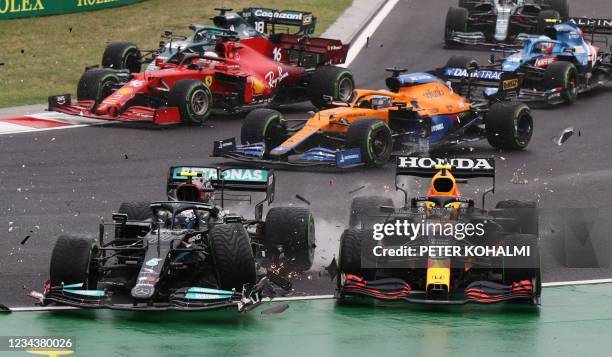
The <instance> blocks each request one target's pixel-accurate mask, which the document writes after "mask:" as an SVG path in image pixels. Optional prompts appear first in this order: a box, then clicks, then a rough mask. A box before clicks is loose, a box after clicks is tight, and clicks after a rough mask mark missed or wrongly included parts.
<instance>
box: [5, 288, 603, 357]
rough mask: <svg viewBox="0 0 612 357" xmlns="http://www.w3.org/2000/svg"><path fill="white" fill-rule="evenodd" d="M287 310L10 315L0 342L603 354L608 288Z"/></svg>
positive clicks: (314, 352) (178, 349)
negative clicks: (437, 303)
mask: <svg viewBox="0 0 612 357" xmlns="http://www.w3.org/2000/svg"><path fill="white" fill-rule="evenodd" d="M289 305H290V307H289V309H288V310H286V311H285V312H284V313H281V314H275V315H262V314H261V313H260V312H261V311H263V310H265V309H266V308H267V307H270V306H272V305H271V304H268V305H267V306H264V307H261V308H259V310H255V311H254V312H251V313H249V314H247V315H240V314H238V313H237V312H236V311H233V310H229V311H218V312H209V313H176V312H173V313H154V314H146V313H132V312H117V311H91V310H90V311H70V312H62V313H58V312H56V313H50V312H44V313H41V312H15V313H12V314H8V315H0V335H4V336H14V335H64V336H75V337H76V354H75V355H76V356H232V357H234V356H262V357H270V356H385V357H387V356H453V357H456V356H483V357H484V356H495V357H499V356H610V355H612V285H610V284H608V285H584V286H568V287H557V288H545V289H544V292H543V304H542V306H541V307H540V308H536V307H532V306H524V305H511V304H506V305H488V306H483V305H478V306H477V305H467V306H463V307H442V308H436V307H420V306H415V305H405V304H399V305H398V304H392V305H389V304H386V305H383V304H375V305H376V306H373V304H369V303H360V304H352V303H351V304H342V305H340V304H338V303H337V302H336V301H334V300H311V301H293V302H289ZM0 354H2V352H0ZM5 355H7V356H18V355H23V356H32V355H31V354H28V353H25V352H20V353H11V354H8V353H6V352H5Z"/></svg>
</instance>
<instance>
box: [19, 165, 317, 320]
mask: <svg viewBox="0 0 612 357" xmlns="http://www.w3.org/2000/svg"><path fill="white" fill-rule="evenodd" d="M167 188H168V199H167V200H166V201H159V202H152V203H148V202H139V203H134V202H128V203H124V204H122V205H121V207H120V208H119V211H118V212H117V213H114V214H113V220H114V222H113V223H110V224H106V223H102V224H100V228H99V236H98V238H97V239H94V238H87V237H79V236H67V235H64V236H61V237H59V238H58V240H57V242H56V243H55V247H54V248H53V252H52V254H51V263H50V278H49V280H48V281H47V282H46V283H45V289H44V292H43V293H35V292H33V293H31V296H33V297H36V298H38V299H39V300H40V301H39V302H40V303H41V304H43V305H48V304H52V303H54V304H57V305H69V306H76V307H83V308H110V309H121V310H189V311H202V310H211V309H218V308H226V307H237V308H238V310H239V311H248V310H249V309H251V308H253V307H254V306H256V305H258V304H259V303H260V302H261V301H262V298H263V297H264V296H268V297H273V296H274V295H275V293H276V292H279V291H281V290H282V289H284V290H291V281H290V280H289V279H288V278H286V277H284V276H282V275H281V274H285V273H287V272H296V271H303V270H307V269H309V268H310V266H311V265H312V260H313V256H314V244H315V230H314V219H313V216H312V214H311V213H310V211H308V210H307V209H304V208H299V207H274V208H271V209H269V210H268V213H267V215H266V217H265V219H264V218H263V206H264V204H265V203H268V204H269V203H271V202H272V201H273V199H274V174H273V172H272V171H268V170H259V169H232V168H230V169H217V168H211V167H197V166H190V167H172V168H171V169H170V172H169V176H168V185H167ZM232 191H242V193H240V192H234V193H232ZM245 191H253V192H262V193H265V199H264V200H262V201H260V202H258V203H257V204H256V206H255V217H254V218H244V217H242V216H241V215H239V214H235V213H230V212H229V211H228V210H226V209H225V208H224V202H226V201H236V200H237V201H248V202H251V200H252V197H251V195H249V194H246V193H244V192H245ZM217 203H219V204H220V205H217ZM109 226H110V227H111V229H110V231H109V230H108V229H107V228H108V227H109ZM109 236H110V237H109ZM278 288H281V290H279V289H278Z"/></svg>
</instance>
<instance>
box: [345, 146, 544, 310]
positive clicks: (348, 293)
mask: <svg viewBox="0 0 612 357" xmlns="http://www.w3.org/2000/svg"><path fill="white" fill-rule="evenodd" d="M405 175H410V176H417V177H431V176H433V178H432V180H431V185H430V187H429V190H428V192H427V194H426V195H425V196H420V197H414V198H412V199H408V192H407V191H406V189H405V188H404V185H401V184H400V183H399V180H398V177H401V176H405ZM477 177H488V178H491V179H493V186H492V187H491V188H490V189H488V190H487V191H486V192H485V194H484V195H486V194H487V193H491V192H494V191H495V163H494V161H493V159H486V158H465V159H459V158H457V159H450V160H447V159H436V158H427V157H405V156H402V157H398V158H397V172H396V188H397V189H398V190H401V191H403V192H404V194H405V202H404V205H403V206H402V207H398V208H396V207H394V206H393V202H392V201H391V200H390V199H388V198H386V197H379V196H365V197H357V198H355V200H354V201H353V203H352V205H351V219H350V225H351V227H350V228H348V229H347V230H345V231H344V233H343V234H342V237H341V239H340V252H339V263H338V270H339V275H338V280H337V281H338V290H337V295H338V296H339V297H340V298H341V299H346V298H350V297H353V296H367V297H372V298H376V299H380V300H388V301H407V302H411V303H423V304H466V303H495V302H502V301H510V300H512V301H521V302H527V303H531V304H540V296H541V277H540V257H539V250H538V216H537V208H536V205H535V203H534V202H520V201H501V202H499V203H498V204H497V205H496V208H495V209H491V210H487V209H485V208H484V205H485V199H484V197H485V196H484V195H483V202H482V203H483V207H482V208H476V207H475V203H474V201H473V200H472V199H469V198H466V197H464V196H462V195H461V192H460V190H459V188H458V184H459V183H466V182H467V181H466V178H477ZM398 227H399V228H398Z"/></svg>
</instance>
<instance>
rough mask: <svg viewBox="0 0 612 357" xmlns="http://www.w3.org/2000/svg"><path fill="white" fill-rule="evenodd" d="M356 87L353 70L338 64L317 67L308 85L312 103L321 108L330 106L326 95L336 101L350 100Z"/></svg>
mask: <svg viewBox="0 0 612 357" xmlns="http://www.w3.org/2000/svg"><path fill="white" fill-rule="evenodd" d="M354 89H355V80H354V79H353V73H352V72H351V70H349V69H346V68H341V67H336V66H322V67H319V68H317V69H316V70H315V71H314V73H313V74H312V77H311V78H310V84H309V85H308V95H309V97H310V101H311V102H312V104H313V105H314V106H315V107H317V108H319V109H322V108H326V107H329V106H330V104H329V103H328V101H327V100H325V98H324V97H325V96H329V97H332V98H333V100H335V101H340V102H349V101H350V100H351V97H352V96H353V90H354Z"/></svg>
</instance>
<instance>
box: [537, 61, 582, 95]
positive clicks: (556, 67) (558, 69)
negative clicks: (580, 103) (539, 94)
mask: <svg viewBox="0 0 612 357" xmlns="http://www.w3.org/2000/svg"><path fill="white" fill-rule="evenodd" d="M542 84H543V86H544V89H545V90H550V89H554V88H561V99H562V100H563V102H564V103H566V104H572V103H574V102H575V101H576V97H578V71H577V70H576V66H574V64H573V63H570V62H565V61H559V62H553V63H551V64H550V65H549V66H548V67H546V70H545V71H544V80H543V82H542Z"/></svg>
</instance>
